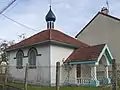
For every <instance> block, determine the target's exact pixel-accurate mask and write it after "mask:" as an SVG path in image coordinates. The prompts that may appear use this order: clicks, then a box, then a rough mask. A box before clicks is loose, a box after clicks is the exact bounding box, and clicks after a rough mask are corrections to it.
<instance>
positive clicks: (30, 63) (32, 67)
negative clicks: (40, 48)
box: [28, 47, 37, 69]
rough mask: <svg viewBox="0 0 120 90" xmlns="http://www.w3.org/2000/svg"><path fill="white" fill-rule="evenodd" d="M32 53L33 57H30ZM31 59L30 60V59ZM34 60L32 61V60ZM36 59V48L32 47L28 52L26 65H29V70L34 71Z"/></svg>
mask: <svg viewBox="0 0 120 90" xmlns="http://www.w3.org/2000/svg"><path fill="white" fill-rule="evenodd" d="M32 53H34V55H33V56H35V57H32V55H31V54H32ZM31 58H32V59H31ZM33 59H34V60H33ZM36 59H37V50H36V48H34V47H32V48H30V49H29V51H28V63H29V68H31V69H34V68H36Z"/></svg>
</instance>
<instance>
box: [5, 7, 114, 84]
mask: <svg viewBox="0 0 120 90" xmlns="http://www.w3.org/2000/svg"><path fill="white" fill-rule="evenodd" d="M45 19H46V23H47V25H46V26H47V29H45V30H43V31H41V32H39V33H37V34H35V35H33V36H31V37H29V38H27V39H25V40H23V41H21V42H19V43H16V44H14V45H12V46H10V47H9V48H8V49H7V53H8V60H9V75H10V77H11V78H12V79H14V80H15V81H24V77H25V75H24V73H25V66H26V64H27V63H28V68H29V69H28V79H27V81H28V83H32V84H37V85H38V84H39V85H46V86H47V85H50V86H53V85H55V83H56V68H55V67H56V62H60V85H68V84H70V85H86V86H100V85H101V84H104V83H106V84H109V83H111V79H110V77H109V68H108V67H109V66H110V65H111V62H112V59H113V57H112V54H111V52H110V50H109V48H108V46H107V44H99V45H94V46H90V45H89V44H86V43H84V41H83V42H82V41H79V40H77V39H75V38H73V37H71V36H69V35H67V34H65V33H63V32H61V31H60V30H56V29H55V28H54V23H55V21H56V16H55V15H54V13H53V12H52V9H51V7H50V9H49V12H48V13H47V15H46V17H45ZM100 65H102V66H103V67H102V68H101V69H100V71H99V70H98V68H97V67H98V66H100ZM101 72H102V73H103V75H102V76H103V77H104V78H101V79H100V78H99V77H100V76H99V75H100V74H98V73H101Z"/></svg>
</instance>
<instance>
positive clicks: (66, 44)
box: [6, 40, 80, 52]
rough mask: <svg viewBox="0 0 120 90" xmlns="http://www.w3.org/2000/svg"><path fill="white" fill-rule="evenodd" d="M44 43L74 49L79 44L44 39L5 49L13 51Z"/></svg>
mask: <svg viewBox="0 0 120 90" xmlns="http://www.w3.org/2000/svg"><path fill="white" fill-rule="evenodd" d="M45 44H54V45H60V46H66V47H69V48H75V49H76V48H79V47H80V46H75V45H72V44H69V43H63V42H58V41H55V40H46V41H43V42H39V43H34V44H32V45H28V46H20V47H17V48H12V49H9V48H8V49H7V50H6V51H7V52H9V51H13V50H17V49H21V48H27V47H31V46H35V45H45Z"/></svg>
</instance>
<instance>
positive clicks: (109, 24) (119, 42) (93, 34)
mask: <svg viewBox="0 0 120 90" xmlns="http://www.w3.org/2000/svg"><path fill="white" fill-rule="evenodd" d="M77 39H78V40H81V41H83V42H85V43H87V44H90V45H96V44H103V43H107V45H108V47H109V48H110V51H111V53H112V55H113V57H114V58H115V59H116V60H117V63H120V21H118V20H115V19H113V18H110V17H107V16H105V15H102V14H99V15H98V16H97V17H96V18H95V19H94V20H93V21H92V22H91V23H90V24H89V25H88V26H87V27H86V28H85V29H84V31H83V32H82V33H80V34H79V35H78V37H77Z"/></svg>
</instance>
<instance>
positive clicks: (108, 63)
mask: <svg viewBox="0 0 120 90" xmlns="http://www.w3.org/2000/svg"><path fill="white" fill-rule="evenodd" d="M104 56H105V58H106V59H107V65H110V62H109V60H108V58H107V56H106V54H105V53H104Z"/></svg>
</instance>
